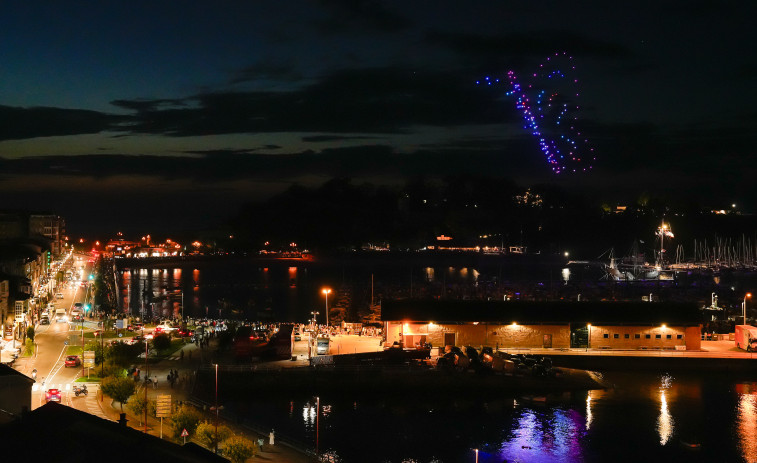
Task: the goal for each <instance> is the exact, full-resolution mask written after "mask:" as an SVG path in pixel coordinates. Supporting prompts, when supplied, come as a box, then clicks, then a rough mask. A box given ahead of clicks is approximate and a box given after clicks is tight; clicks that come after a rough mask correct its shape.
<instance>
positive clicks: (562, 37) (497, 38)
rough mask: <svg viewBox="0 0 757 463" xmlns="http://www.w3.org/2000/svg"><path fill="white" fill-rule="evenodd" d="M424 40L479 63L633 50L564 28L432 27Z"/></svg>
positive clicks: (615, 55) (618, 55)
mask: <svg viewBox="0 0 757 463" xmlns="http://www.w3.org/2000/svg"><path fill="white" fill-rule="evenodd" d="M426 41H427V42H429V43H430V44H432V45H437V46H442V47H446V48H448V49H450V50H452V51H454V52H455V53H457V54H458V55H459V56H460V57H461V58H462V59H463V60H464V61H466V62H474V63H477V65H479V66H492V65H493V64H494V63H498V64H499V65H500V66H501V65H503V64H505V63H507V64H509V65H516V66H519V65H525V64H529V63H530V64H533V63H535V62H537V61H541V60H542V59H544V57H545V56H548V55H551V54H553V53H556V52H563V51H567V52H568V53H570V54H571V55H573V56H589V57H594V58H603V59H629V58H632V57H634V56H635V55H634V53H633V52H632V51H631V50H629V49H628V48H627V47H625V46H623V45H620V44H617V43H613V42H607V41H604V40H599V39H593V38H590V37H586V36H583V35H580V34H577V33H575V32H572V31H567V30H547V31H532V32H528V33H510V34H500V35H482V34H471V33H462V32H449V31H442V30H431V31H429V32H428V33H427V34H426Z"/></svg>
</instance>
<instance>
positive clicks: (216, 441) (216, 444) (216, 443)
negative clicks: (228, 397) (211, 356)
mask: <svg viewBox="0 0 757 463" xmlns="http://www.w3.org/2000/svg"><path fill="white" fill-rule="evenodd" d="M215 367H216V438H215V439H214V440H215V453H218V364H217V363H216V364H215Z"/></svg>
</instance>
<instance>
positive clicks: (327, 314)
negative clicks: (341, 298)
mask: <svg viewBox="0 0 757 463" xmlns="http://www.w3.org/2000/svg"><path fill="white" fill-rule="evenodd" d="M321 292H322V293H323V294H324V295H325V296H326V329H329V294H331V289H330V288H323V289H322V290H321Z"/></svg>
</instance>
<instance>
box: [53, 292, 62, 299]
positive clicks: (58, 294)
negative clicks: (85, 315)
mask: <svg viewBox="0 0 757 463" xmlns="http://www.w3.org/2000/svg"><path fill="white" fill-rule="evenodd" d="M55 297H56V299H63V293H57V294H56V295H55Z"/></svg>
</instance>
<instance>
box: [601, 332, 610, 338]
mask: <svg viewBox="0 0 757 463" xmlns="http://www.w3.org/2000/svg"><path fill="white" fill-rule="evenodd" d="M602 337H603V338H605V339H610V334H609V333H605V334H604V335H602Z"/></svg>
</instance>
